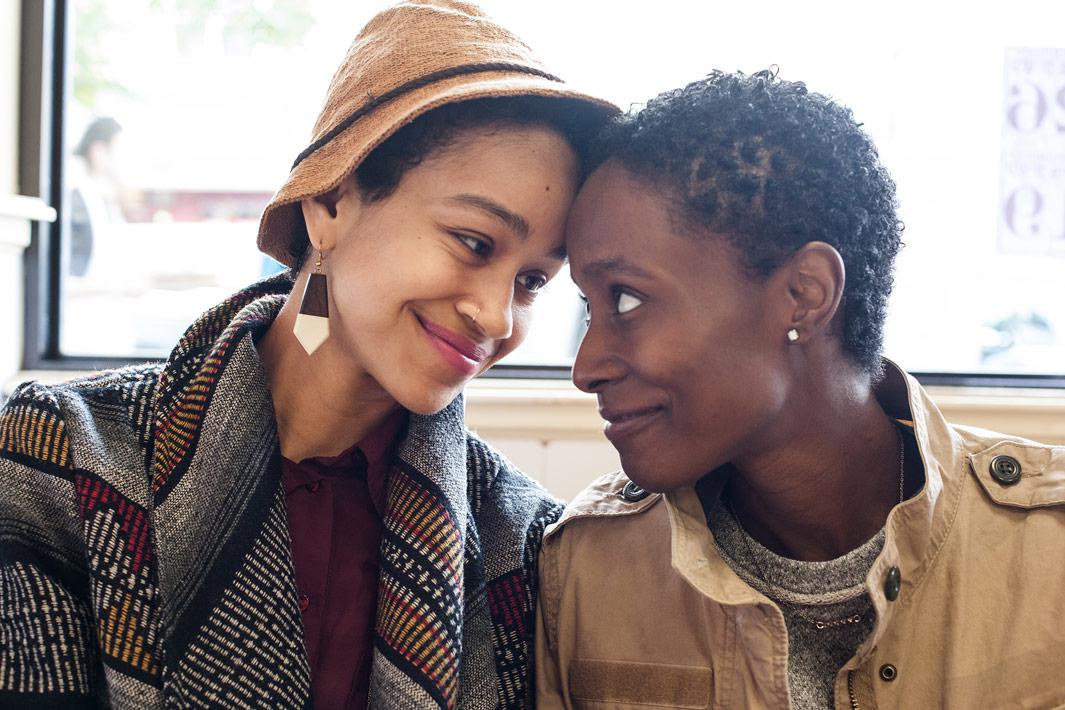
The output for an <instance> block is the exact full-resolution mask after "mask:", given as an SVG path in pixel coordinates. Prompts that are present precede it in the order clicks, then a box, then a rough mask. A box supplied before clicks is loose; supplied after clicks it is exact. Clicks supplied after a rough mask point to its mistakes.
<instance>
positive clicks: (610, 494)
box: [545, 471, 663, 539]
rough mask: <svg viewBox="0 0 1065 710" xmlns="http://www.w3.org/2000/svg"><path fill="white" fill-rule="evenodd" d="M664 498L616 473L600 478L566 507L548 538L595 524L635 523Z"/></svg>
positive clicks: (622, 473)
mask: <svg viewBox="0 0 1065 710" xmlns="http://www.w3.org/2000/svg"><path fill="white" fill-rule="evenodd" d="M662 498H663V496H662V494H661V493H651V492H650V491H646V490H644V489H643V488H640V487H639V486H637V485H636V484H635V483H633V482H632V481H631V480H629V477H628V476H626V475H625V473H624V472H623V471H615V472H613V473H608V474H606V475H604V476H600V477H599V478H597V479H596V480H595V481H593V482H592V483H591V484H590V485H589V486H588V487H587V488H585V489H584V490H583V491H581V492H580V493H578V494H577V497H576V498H574V499H573V501H572V502H571V503H570V504H569V505H567V506H566V509H565V511H564V512H563V513H562V517H561V518H560V519H559V521H558V522H557V523H555V524H554V525H552V526H551V527H550V528H548V530H547V533H546V535H545V539H546V538H551V537H557V536H559V535H561V533H562V531H563V529H566V528H580V527H585V526H586V525H587V524H589V523H592V521H603V522H604V524H607V523H609V522H610V521H618V520H619V519H625V520H629V519H633V520H634V521H635V519H637V518H639V517H641V516H643V515H644V514H645V513H647V512H648V511H651V510H653V509H654V508H655V507H656V506H657V505H658V504H659V502H660V501H661V500H662Z"/></svg>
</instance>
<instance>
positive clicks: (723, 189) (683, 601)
mask: <svg viewBox="0 0 1065 710" xmlns="http://www.w3.org/2000/svg"><path fill="white" fill-rule="evenodd" d="M593 152H597V153H598V157H597V160H596V162H597V164H598V167H597V168H596V169H595V170H594V172H593V173H592V175H591V176H590V177H589V179H588V181H587V182H586V183H585V185H584V187H583V188H582V189H581V192H580V194H579V195H578V197H577V200H576V202H575V204H574V208H573V211H572V213H571V215H570V219H569V222H568V227H567V239H568V244H569V250H570V258H571V261H570V263H571V272H572V274H573V277H574V279H575V280H576V281H577V283H578V285H579V286H580V287H581V289H582V290H583V292H584V294H585V295H586V297H587V301H588V306H589V329H588V333H587V335H586V337H585V339H584V342H583V343H582V345H581V348H580V352H579V353H578V355H577V360H576V363H575V365H574V371H573V379H574V382H575V383H576V384H577V386H578V387H580V388H581V389H583V390H585V391H587V392H590V393H594V394H595V395H597V397H598V400H599V408H600V413H601V414H602V416H603V418H604V419H605V420H606V436H607V437H608V438H609V439H610V440H611V442H612V443H613V444H614V446H615V447H616V448H617V450H618V452H619V453H620V455H621V462H622V465H623V468H624V471H623V472H621V473H616V474H611V475H608V476H606V477H604V478H602V479H600V480H598V481H597V482H595V483H594V484H593V485H592V486H591V487H590V488H588V489H587V490H586V491H585V492H584V493H582V494H581V495H580V496H578V497H577V499H576V500H574V501H573V502H572V503H571V504H570V506H569V507H568V509H567V512H566V513H565V514H564V515H563V518H562V520H561V521H560V522H559V523H558V524H556V525H555V526H554V527H553V528H551V529H550V530H549V531H548V533H547V535H546V536H545V540H544V545H543V549H542V553H541V563H540V564H541V596H540V613H539V615H538V622H539V627H538V630H539V637H538V643H537V657H538V664H537V667H538V676H537V683H538V686H537V687H538V695H539V700H540V703H541V707H544V708H551V707H560V706H563V707H573V706H583V705H584V704H586V703H596V702H603V703H611V706H612V707H649V706H657V707H687V708H696V707H699V708H702V707H722V708H762V707H765V708H787V707H796V708H824V707H837V708H843V707H854V708H864V707H881V708H883V707H893V708H894V707H898V708H931V707H950V708H959V709H960V708H974V707H1006V706H1011V707H1013V706H1016V707H1021V706H1024V707H1050V706H1057V705H1058V704H1060V703H1061V702H1062V701H1065V690H1063V689H1062V688H1063V686H1062V683H1061V679H1062V678H1063V677H1065V653H1063V652H1062V651H1063V650H1065V622H1063V621H1062V619H1063V618H1065V617H1063V616H1062V609H1063V603H1065V602H1063V599H1065V597H1063V596H1062V592H1061V590H1062V588H1063V584H1065V565H1062V564H1061V561H1062V560H1065V449H1063V448H1061V447H1057V448H1055V447H1050V446H1043V445H1040V444H1037V443H1035V442H1028V441H1023V440H1020V439H1017V438H1015V437H1007V436H1002V435H999V434H994V433H991V432H986V431H974V430H971V429H966V428H964V427H957V426H952V425H950V424H948V423H947V422H946V421H944V420H943V417H942V415H941V414H940V413H939V411H938V410H937V409H936V407H935V405H934V404H933V403H932V401H931V400H930V399H929V397H928V395H927V394H926V393H925V392H924V390H923V389H922V388H921V386H920V385H919V384H918V383H917V382H916V380H914V379H913V378H912V377H910V376H908V375H907V374H905V373H904V372H903V371H902V370H900V369H899V368H898V367H897V366H896V365H894V364H893V363H891V362H889V361H887V360H885V359H883V358H882V357H881V356H880V350H881V341H882V331H883V323H884V317H885V310H886V306H887V303H888V296H889V294H890V291H891V287H892V273H893V268H894V259H895V255H896V253H897V251H898V249H899V246H900V233H901V229H902V227H901V224H900V222H899V220H898V218H897V216H896V199H895V186H894V183H893V182H892V180H891V178H890V177H889V176H888V173H887V171H886V170H885V169H884V167H883V165H882V164H881V163H880V160H879V159H878V157H877V152H876V149H875V147H874V146H873V144H872V142H871V141H870V139H869V137H868V136H867V135H866V134H865V133H864V131H863V130H862V129H861V126H860V124H858V123H857V122H856V121H855V119H854V118H853V116H852V115H851V112H850V111H849V110H848V109H847V108H845V107H843V106H841V105H840V104H838V103H836V102H835V101H833V100H831V99H829V98H827V97H825V96H822V95H820V94H816V93H812V92H810V91H808V90H807V88H806V87H805V86H804V85H803V84H801V83H796V82H789V81H782V80H780V79H778V78H777V77H776V76H775V74H773V73H771V72H760V73H758V74H754V75H752V76H745V75H743V74H725V73H715V74H712V75H711V76H709V77H707V78H706V79H704V80H702V81H697V82H694V83H692V84H690V85H688V86H686V87H685V88H683V89H679V90H676V91H671V92H667V93H665V94H662V95H660V96H658V97H656V98H655V99H653V100H651V101H650V102H649V103H648V104H647V106H646V107H644V108H643V109H642V110H639V111H637V112H635V113H633V114H632V115H629V116H626V117H622V118H619V119H617V120H616V121H615V122H614V123H613V124H612V125H611V126H609V128H608V129H607V130H606V131H605V132H604V134H603V135H602V136H601V137H600V139H599V141H598V143H597V145H596V146H594V147H593ZM1050 561H1052V562H1050ZM1048 562H1049V564H1048Z"/></svg>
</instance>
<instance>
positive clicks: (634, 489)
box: [621, 481, 651, 503]
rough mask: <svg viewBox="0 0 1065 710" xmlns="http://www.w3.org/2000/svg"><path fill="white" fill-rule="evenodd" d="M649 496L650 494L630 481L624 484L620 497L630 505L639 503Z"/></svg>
mask: <svg viewBox="0 0 1065 710" xmlns="http://www.w3.org/2000/svg"><path fill="white" fill-rule="evenodd" d="M649 495H651V494H650V493H648V492H647V491H645V490H644V489H642V488H640V487H639V486H637V485H636V484H635V483H633V482H632V481H629V482H628V483H626V484H625V488H624V489H623V490H622V491H621V497H622V498H624V499H625V500H627V501H629V502H630V503H636V502H638V501H641V500H643V499H644V498H646V497H647V496H649Z"/></svg>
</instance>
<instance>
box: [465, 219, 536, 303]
mask: <svg viewBox="0 0 1065 710" xmlns="http://www.w3.org/2000/svg"><path fill="white" fill-rule="evenodd" d="M451 236H453V237H454V238H455V239H456V240H457V241H458V242H459V243H460V244H462V245H463V246H464V247H466V248H467V249H468V250H469V251H470V253H471V254H473V256H475V257H476V258H477V259H479V260H481V261H486V260H487V259H488V257H490V256H491V255H492V251H493V247H494V245H493V244H492V241H491V240H490V239H485V238H482V237H476V236H474V235H472V234H466V233H464V232H451ZM549 280H550V278H549V277H548V276H547V274H545V273H543V272H542V271H531V272H528V273H524V274H519V275H518V278H517V279H515V283H517V284H518V286H519V287H520V288H522V289H523V290H525V291H526V292H527V293H530V294H535V293H536V292H537V291H540V290H541V289H542V288H543V287H544V286H546V285H547V282H548V281H549Z"/></svg>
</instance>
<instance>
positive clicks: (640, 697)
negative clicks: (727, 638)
mask: <svg viewBox="0 0 1065 710" xmlns="http://www.w3.org/2000/svg"><path fill="white" fill-rule="evenodd" d="M713 678H714V672H713V670H712V669H710V668H704V667H701V666H674V665H668V664H663V663H640V662H634V661H605V660H599V659H592V658H577V659H574V660H573V661H571V662H570V664H569V687H570V695H571V696H572V697H573V699H574V700H584V701H590V702H600V703H624V704H627V705H652V706H659V707H671V708H708V707H710V700H711V698H712V696H713V687H714V684H713Z"/></svg>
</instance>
